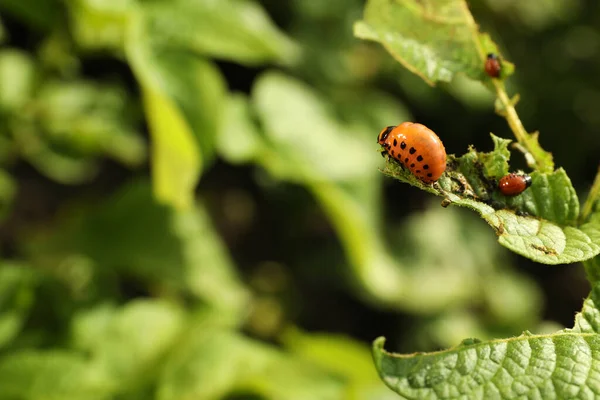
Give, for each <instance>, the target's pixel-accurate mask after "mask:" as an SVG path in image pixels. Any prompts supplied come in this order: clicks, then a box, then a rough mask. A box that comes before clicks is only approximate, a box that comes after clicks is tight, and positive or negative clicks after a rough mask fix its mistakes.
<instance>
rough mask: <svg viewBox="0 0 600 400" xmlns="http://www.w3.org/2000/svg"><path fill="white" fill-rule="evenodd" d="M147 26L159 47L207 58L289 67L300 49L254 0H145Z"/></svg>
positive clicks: (144, 10)
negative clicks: (149, 0)
mask: <svg viewBox="0 0 600 400" xmlns="http://www.w3.org/2000/svg"><path fill="white" fill-rule="evenodd" d="M143 14H144V19H145V24H146V26H147V29H148V30H149V31H150V32H155V34H154V38H153V41H154V44H155V45H158V46H162V45H168V46H170V47H171V46H172V47H175V48H179V49H187V50H191V51H193V52H196V53H197V54H201V55H205V56H207V57H215V58H220V59H225V60H231V61H235V62H238V63H240V64H246V65H258V64H263V63H266V62H270V61H277V62H280V63H284V64H289V63H291V62H293V61H294V60H295V58H296V57H297V52H298V49H297V48H296V46H295V45H294V44H293V43H292V42H291V40H290V39H288V38H287V37H286V36H285V35H284V34H283V33H281V31H280V30H279V29H278V28H277V27H276V26H275V24H274V23H273V22H272V21H271V20H270V19H269V16H268V15H267V14H266V13H265V11H264V10H263V9H262V7H261V6H260V5H259V4H258V3H257V2H255V1H251V0H221V1H213V0H176V1H154V2H145V3H144V5H143Z"/></svg>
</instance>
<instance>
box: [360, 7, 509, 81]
mask: <svg viewBox="0 0 600 400" xmlns="http://www.w3.org/2000/svg"><path fill="white" fill-rule="evenodd" d="M354 34H355V35H356V36H358V37H359V38H362V39H367V40H372V41H376V42H379V43H381V45H383V46H384V47H385V49H386V50H387V51H388V52H389V53H390V54H391V55H392V56H393V57H394V58H395V59H396V60H398V61H399V62H400V63H401V64H402V65H404V67H406V68H407V69H408V70H409V71H411V72H413V73H415V74H417V75H419V76H420V77H421V78H422V79H423V80H424V81H425V82H427V83H429V84H430V85H433V84H435V83H436V82H438V81H443V82H450V81H451V80H452V78H453V77H454V75H455V74H456V73H459V72H462V73H465V74H466V75H467V76H468V77H469V78H471V79H475V80H479V81H488V82H489V80H490V78H489V77H488V76H487V75H485V71H484V63H485V58H486V56H487V54H488V53H496V54H498V53H499V51H498V47H497V46H496V44H495V43H494V42H492V40H491V39H490V38H489V36H488V35H486V34H482V33H480V32H479V28H478V26H477V25H476V24H475V21H474V20H473V17H472V16H471V13H470V12H469V9H468V6H467V3H466V2H465V1H464V0H442V1H439V0H435V1H433V0H425V1H417V0H407V1H401V2H398V1H388V0H369V1H368V2H367V5H366V6H365V12H364V17H363V20H362V21H359V22H357V23H356V24H355V25H354ZM512 72H513V66H512V64H511V63H509V62H507V61H504V60H503V63H502V77H507V76H509V75H510V74H512Z"/></svg>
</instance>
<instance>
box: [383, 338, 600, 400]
mask: <svg viewBox="0 0 600 400" xmlns="http://www.w3.org/2000/svg"><path fill="white" fill-rule="evenodd" d="M384 343H385V339H384V338H378V339H377V340H375V342H374V343H373V356H374V359H375V365H376V367H377V369H378V371H379V374H380V376H381V378H382V379H383V381H384V382H385V383H386V384H387V385H388V386H389V387H390V388H391V389H392V390H394V391H395V392H396V393H398V394H400V395H401V396H402V398H404V399H450V398H460V397H464V398H482V399H513V398H542V399H572V398H594V397H595V396H596V395H597V393H600V385H599V384H598V381H597V380H596V379H594V378H592V377H594V376H595V374H596V372H595V371H596V370H597V368H598V364H599V363H600V358H599V356H598V354H599V353H598V349H600V336H599V335H597V334H586V333H570V332H560V333H556V334H553V335H531V334H528V333H525V334H523V335H521V336H519V337H514V338H510V339H503V340H495V341H491V342H485V343H481V342H479V341H478V340H476V339H475V340H465V341H464V342H463V344H461V345H459V346H457V347H455V348H452V349H449V350H444V351H440V352H437V353H429V354H422V355H420V354H412V355H400V354H394V353H389V352H387V351H385V350H384V348H383V345H384Z"/></svg>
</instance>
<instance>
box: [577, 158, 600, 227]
mask: <svg viewBox="0 0 600 400" xmlns="http://www.w3.org/2000/svg"><path fill="white" fill-rule="evenodd" d="M599 200H600V167H598V172H597V173H596V178H594V183H593V184H592V188H591V189H590V193H589V194H588V197H587V199H585V204H584V205H583V209H582V210H581V214H580V215H579V223H584V222H585V221H586V220H587V219H588V217H589V216H590V214H591V213H592V211H593V208H594V204H596V203H597V202H598V201H599Z"/></svg>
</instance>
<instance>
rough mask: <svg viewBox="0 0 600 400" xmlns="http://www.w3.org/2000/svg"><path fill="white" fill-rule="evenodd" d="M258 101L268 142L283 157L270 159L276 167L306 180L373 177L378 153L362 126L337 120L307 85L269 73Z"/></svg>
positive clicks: (290, 176)
mask: <svg viewBox="0 0 600 400" xmlns="http://www.w3.org/2000/svg"><path fill="white" fill-rule="evenodd" d="M252 100H253V102H254V105H255V107H256V110H257V113H258V116H259V119H260V121H261V122H262V124H263V127H264V131H265V134H266V136H267V143H268V144H269V145H270V146H272V147H273V148H274V150H275V151H276V152H277V153H278V154H279V157H277V158H280V159H282V160H281V161H278V160H277V158H267V159H266V160H265V163H270V164H271V166H270V167H268V169H269V170H270V171H272V172H275V173H277V175H279V176H280V177H284V178H285V179H288V180H293V181H302V182H310V181H330V180H332V181H351V180H354V179H364V178H366V177H368V176H372V173H373V171H374V170H375V168H376V165H377V164H376V162H377V154H376V153H375V152H374V151H372V150H370V149H369V148H368V147H365V139H364V138H361V137H359V136H358V134H357V132H356V130H354V131H352V130H350V129H348V128H349V127H347V126H344V125H342V124H340V123H339V122H338V121H336V120H335V118H334V117H333V110H331V109H330V108H329V106H328V105H327V104H326V103H325V102H324V101H323V100H322V99H321V98H320V97H319V96H318V95H317V94H316V93H315V92H314V91H313V90H312V89H311V88H309V87H308V86H306V85H305V84H302V83H300V82H298V81H296V80H293V79H291V78H289V77H286V76H285V75H283V74H280V73H277V72H271V73H266V74H264V75H262V76H261V77H260V78H259V79H258V81H257V82H256V84H255V86H254V89H253V91H252ZM283 160H285V161H283Z"/></svg>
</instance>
